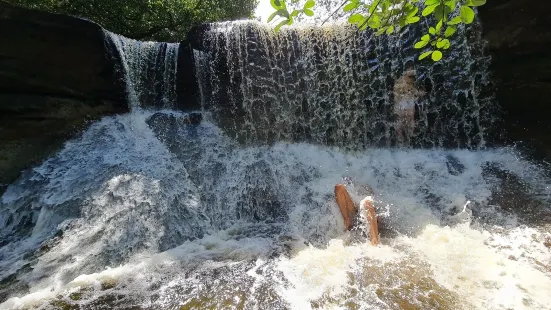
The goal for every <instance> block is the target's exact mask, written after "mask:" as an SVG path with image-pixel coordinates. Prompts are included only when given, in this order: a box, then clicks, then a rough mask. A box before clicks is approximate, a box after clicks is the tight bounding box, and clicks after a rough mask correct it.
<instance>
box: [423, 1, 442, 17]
mask: <svg viewBox="0 0 551 310" xmlns="http://www.w3.org/2000/svg"><path fill="white" fill-rule="evenodd" d="M437 6H439V5H438V4H433V5H429V6H427V7H426V8H425V9H424V10H423V12H421V15H423V16H428V15H430V14H431V13H432V12H434V9H436V7H437Z"/></svg>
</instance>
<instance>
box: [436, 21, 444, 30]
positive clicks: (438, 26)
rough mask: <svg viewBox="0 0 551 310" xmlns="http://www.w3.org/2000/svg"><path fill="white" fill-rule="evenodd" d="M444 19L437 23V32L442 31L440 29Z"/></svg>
mask: <svg viewBox="0 0 551 310" xmlns="http://www.w3.org/2000/svg"><path fill="white" fill-rule="evenodd" d="M442 24H443V21H442V20H440V21H439V22H438V24H436V32H438V33H440V29H442Z"/></svg>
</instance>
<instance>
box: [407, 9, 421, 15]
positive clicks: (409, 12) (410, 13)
mask: <svg viewBox="0 0 551 310" xmlns="http://www.w3.org/2000/svg"><path fill="white" fill-rule="evenodd" d="M417 12H419V8H418V7H413V9H411V10H410V11H408V13H407V17H413V16H415V15H416V14H417Z"/></svg>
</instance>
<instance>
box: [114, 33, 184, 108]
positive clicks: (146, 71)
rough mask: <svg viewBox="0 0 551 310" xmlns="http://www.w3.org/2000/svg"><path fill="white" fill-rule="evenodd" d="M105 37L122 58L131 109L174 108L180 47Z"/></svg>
mask: <svg viewBox="0 0 551 310" xmlns="http://www.w3.org/2000/svg"><path fill="white" fill-rule="evenodd" d="M105 33H106V38H108V39H109V40H111V41H112V42H113V44H114V45H115V47H116V50H117V52H118V54H119V55H120V59H121V63H122V69H123V75H124V79H125V83H126V93H127V96H128V101H129V105H130V107H131V108H134V109H135V108H140V107H141V108H146V107H159V108H165V109H170V108H174V107H175V106H176V74H177V69H178V65H177V64H178V49H179V46H180V44H179V43H165V42H143V41H138V40H132V39H128V38H125V37H123V36H120V35H117V34H114V33H112V32H109V31H105Z"/></svg>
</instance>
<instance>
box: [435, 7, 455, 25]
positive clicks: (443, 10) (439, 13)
mask: <svg viewBox="0 0 551 310" xmlns="http://www.w3.org/2000/svg"><path fill="white" fill-rule="evenodd" d="M451 11H452V10H451V9H450V8H449V7H447V6H445V5H439V6H438V7H436V9H434V17H435V18H436V20H438V21H439V20H442V19H444V18H446V19H447V17H448V14H450V13H451Z"/></svg>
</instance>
